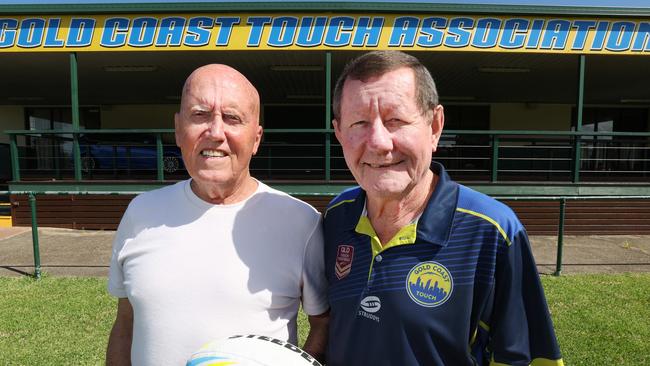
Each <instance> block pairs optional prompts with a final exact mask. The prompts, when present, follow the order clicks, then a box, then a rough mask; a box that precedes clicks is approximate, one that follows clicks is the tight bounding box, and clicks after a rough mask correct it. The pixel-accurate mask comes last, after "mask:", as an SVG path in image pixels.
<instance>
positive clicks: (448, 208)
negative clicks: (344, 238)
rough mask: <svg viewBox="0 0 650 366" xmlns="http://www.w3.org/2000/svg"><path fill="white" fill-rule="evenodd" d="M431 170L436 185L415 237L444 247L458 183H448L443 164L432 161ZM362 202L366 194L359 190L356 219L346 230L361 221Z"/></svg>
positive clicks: (456, 201)
mask: <svg viewBox="0 0 650 366" xmlns="http://www.w3.org/2000/svg"><path fill="white" fill-rule="evenodd" d="M431 170H432V171H433V172H434V173H435V174H436V175H437V176H438V183H437V184H436V188H435V190H434V191H433V193H432V194H431V197H430V198H429V202H427V205H426V207H425V208H424V211H423V212H422V215H421V216H420V218H419V219H418V220H417V229H416V238H417V242H418V243H430V244H435V245H439V246H446V245H447V241H448V240H449V235H450V233H451V224H452V222H453V219H454V213H455V212H456V206H457V203H458V184H457V183H456V182H454V181H453V180H451V178H450V177H449V175H448V174H447V172H446V171H445V168H444V167H443V166H442V164H440V163H438V162H436V161H433V162H432V163H431ZM365 202H366V192H365V191H364V190H363V189H359V195H358V196H357V197H356V199H355V200H354V202H353V203H352V204H353V205H354V208H353V209H352V212H354V214H353V216H352V217H356V218H357V220H356V221H353V220H349V221H347V222H346V229H348V230H352V231H354V230H355V228H356V227H357V225H358V223H359V221H360V220H361V215H362V214H363V209H364V207H365Z"/></svg>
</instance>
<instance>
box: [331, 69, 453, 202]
mask: <svg viewBox="0 0 650 366" xmlns="http://www.w3.org/2000/svg"><path fill="white" fill-rule="evenodd" d="M443 124H444V114H443V109H442V106H440V105H438V106H437V107H436V108H435V109H433V110H428V111H426V112H425V113H422V111H421V110H420V108H419V107H418V105H417V103H416V94H415V76H414V72H413V70H411V69H409V68H400V69H397V70H394V71H390V72H388V73H386V74H384V75H382V76H380V77H376V78H371V79H369V80H367V81H366V82H362V81H360V80H351V79H348V80H346V81H345V84H344V86H343V93H342V98H341V116H340V120H334V129H335V133H336V137H337V138H338V140H339V142H340V143H341V146H342V147H343V153H344V155H345V162H346V163H347V165H348V167H349V168H350V171H351V172H352V175H354V178H355V179H356V180H357V183H359V185H360V186H361V187H362V188H363V189H364V190H365V191H366V192H367V193H368V195H369V196H371V197H385V198H400V197H404V196H405V194H407V193H408V192H410V191H411V190H412V189H413V188H415V187H416V186H418V184H419V183H420V182H421V181H423V179H424V177H425V175H426V174H427V172H428V170H429V167H430V165H431V156H432V154H433V152H435V151H436V147H437V145H438V139H439V138H440V133H441V132H442V127H443Z"/></svg>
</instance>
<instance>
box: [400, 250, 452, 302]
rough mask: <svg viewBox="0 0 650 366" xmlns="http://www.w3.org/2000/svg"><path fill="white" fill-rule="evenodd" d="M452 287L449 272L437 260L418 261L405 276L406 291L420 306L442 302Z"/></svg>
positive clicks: (448, 295)
mask: <svg viewBox="0 0 650 366" xmlns="http://www.w3.org/2000/svg"><path fill="white" fill-rule="evenodd" d="M453 289H454V280H453V278H452V277H451V272H449V270H448V269H447V268H446V267H445V266H443V265H442V264H440V263H438V262H433V261H430V262H421V263H418V264H416V265H415V266H414V267H413V268H411V270H410V271H409V274H408V276H406V292H407V293H408V294H409V296H410V297H411V300H413V301H415V303H417V304H418V305H421V306H425V307H429V308H430V307H436V306H440V305H442V304H444V303H445V301H447V300H449V297H450V296H451V292H452V291H453Z"/></svg>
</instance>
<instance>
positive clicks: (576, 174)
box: [572, 55, 585, 183]
mask: <svg viewBox="0 0 650 366" xmlns="http://www.w3.org/2000/svg"><path fill="white" fill-rule="evenodd" d="M578 74H579V78H578V79H579V81H578V103H577V108H576V109H577V110H576V112H577V113H576V114H577V118H576V132H577V135H576V136H575V138H574V139H573V177H572V178H573V179H572V181H573V183H579V182H580V165H581V164H580V161H581V160H582V156H581V155H582V151H581V145H582V144H581V143H580V140H581V138H582V136H581V135H580V132H581V131H582V110H583V107H584V99H585V55H580V62H579V65H578Z"/></svg>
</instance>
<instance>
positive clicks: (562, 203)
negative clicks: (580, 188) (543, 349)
mask: <svg viewBox="0 0 650 366" xmlns="http://www.w3.org/2000/svg"><path fill="white" fill-rule="evenodd" d="M4 193H11V194H27V195H28V196H29V207H30V212H31V227H32V244H33V252H34V277H35V278H37V279H38V278H40V277H41V259H40V249H39V241H38V219H37V214H36V195H37V194H43V195H47V194H55V195H62V194H100V195H109V194H110V195H125V194H126V195H133V194H137V193H140V192H135V191H134V192H38V193H36V192H20V191H14V192H4ZM494 198H496V199H499V200H531V201H532V200H535V201H540V200H542V201H549V200H550V201H557V202H558V203H559V208H560V212H559V217H558V231H557V252H556V267H555V272H554V275H555V276H560V275H561V273H562V252H563V246H564V222H565V208H566V203H567V201H568V200H596V199H597V200H603V199H612V200H614V199H615V200H626V199H650V196H647V195H643V196H557V197H555V196H534V197H533V196H496V197H494Z"/></svg>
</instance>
